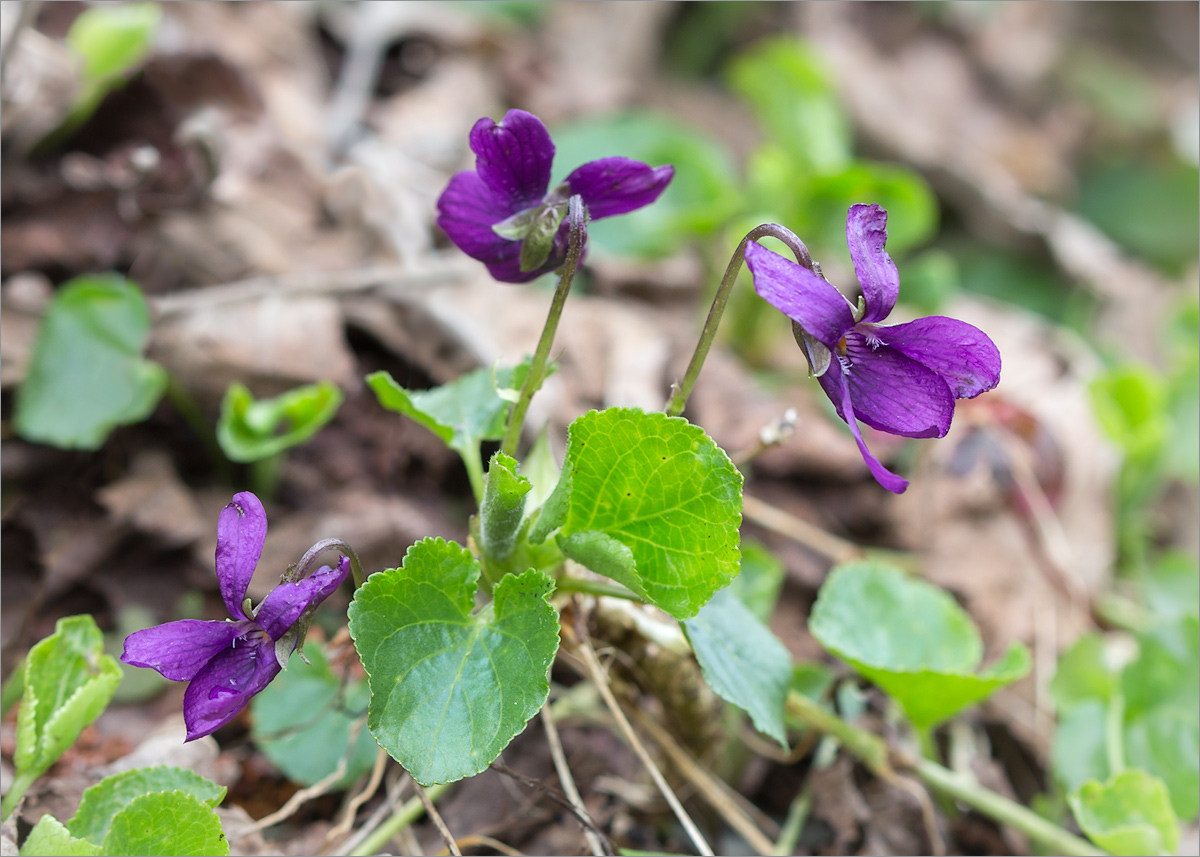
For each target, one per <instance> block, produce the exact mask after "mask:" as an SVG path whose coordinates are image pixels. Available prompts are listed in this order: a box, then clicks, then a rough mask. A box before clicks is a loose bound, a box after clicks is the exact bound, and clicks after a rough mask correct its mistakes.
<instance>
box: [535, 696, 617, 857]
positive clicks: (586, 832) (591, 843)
mask: <svg viewBox="0 0 1200 857" xmlns="http://www.w3.org/2000/svg"><path fill="white" fill-rule="evenodd" d="M542 726H543V728H545V730H546V744H547V745H548V746H549V747H550V758H552V759H553V760H554V770H556V771H557V772H558V781H559V783H560V784H561V785H562V790H563V794H565V795H566V796H567V800H569V801H570V802H571V806H573V807H575V812H576V815H577V816H580V817H581V818H586V819H587V822H586V823H585V824H584V826H583V838H584V839H586V840H587V844H588V848H590V849H592V854H594V855H595V857H605V855H607V854H611V853H612V850H611V849H608V848H605V847H604V845H603V844H601V842H600V838H599V837H598V836H596V833H595V826H596V825H595V822H593V821H592V817H591V816H590V815H589V814H588V811H587V809H586V808H585V807H584V805H583V798H581V797H580V796H579V789H577V788H576V787H575V778H574V777H573V776H571V768H570V767H569V766H568V765H567V756H566V754H565V753H563V748H562V740H561V739H560V738H559V736H558V726H557V725H556V724H555V722H554V714H553V713H552V712H551V711H550V706H549V705H543V706H542Z"/></svg>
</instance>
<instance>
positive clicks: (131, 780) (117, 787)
mask: <svg viewBox="0 0 1200 857" xmlns="http://www.w3.org/2000/svg"><path fill="white" fill-rule="evenodd" d="M170 791H181V792H186V793H187V794H190V795H192V796H193V797H195V798H196V799H197V800H199V801H201V802H203V803H206V804H208V805H209V806H212V807H215V806H217V805H218V804H219V803H220V802H221V801H222V800H224V798H225V791H226V789H225V787H224V786H219V785H217V784H216V783H214V782H212V781H211V780H207V779H205V778H204V777H202V776H200V775H199V774H197V773H196V772H195V771H189V770H186V769H184V768H174V767H170V766H168V765H156V766H155V767H152V768H135V769H134V770H132V771H122V772H121V773H119V774H113V775H112V776H111V777H105V778H104V779H103V780H101V781H100V782H98V783H96V785H94V786H92V787H91V788H89V789H88V790H87V791H85V792H84V793H83V799H82V800H81V801H80V802H79V809H78V810H76V812H75V815H74V817H73V818H72V819H71V820H70V821H68V822H67V830H68V831H70V833H71V835H72V836H77V837H79V838H80V839H87V840H88V841H90V842H93V843H95V844H96V845H99V844H100V843H102V842H103V841H104V837H105V836H106V835H107V834H108V828H109V826H110V825H111V824H112V820H113V818H115V817H116V816H117V814H118V813H120V812H121V811H122V810H123V809H125V807H127V806H128V805H129V804H130V803H132V802H133V800H134V798H138V797H141V796H142V795H144V794H152V793H154V792H170Z"/></svg>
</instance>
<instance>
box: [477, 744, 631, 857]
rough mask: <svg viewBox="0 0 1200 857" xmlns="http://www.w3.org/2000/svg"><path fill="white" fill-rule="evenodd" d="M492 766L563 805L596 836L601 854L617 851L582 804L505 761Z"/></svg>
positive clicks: (588, 831) (587, 830)
mask: <svg viewBox="0 0 1200 857" xmlns="http://www.w3.org/2000/svg"><path fill="white" fill-rule="evenodd" d="M491 767H492V768H493V769H494V770H495V771H496V772H497V773H499V774H504V776H506V777H510V778H512V779H514V780H516V781H517V782H519V783H522V784H523V785H526V786H528V787H529V788H531V789H536V790H537V791H539V792H541V793H542V794H544V795H545V796H546V797H548V798H550V799H551V800H552V801H554V802H555V803H556V804H558V805H559V806H561V807H562V808H563V809H565V810H567V812H569V813H571V814H572V815H573V816H575V818H576V819H577V820H578V821H579V823H580V824H581V825H583V829H584V832H585V833H591V834H592V836H594V837H596V839H597V841H598V843H599V844H600V849H599V853H600V854H601V855H604V857H607V855H611V854H615V853H616V851H614V850H613V847H612V843H611V842H609V841H608V837H607V836H605V835H604V834H603V833H602V832H601V831H600V828H598V827H596V824H595V822H594V821H592V817H591V816H590V815H588V813H587V810H585V809H583V807H582V806H575V805H574V804H573V803H571V801H570V800H568V799H567V798H566V797H564V796H563V795H561V794H559V793H558V792H557V791H556V790H554V789H552V788H549V787H548V786H546V785H545V784H544V783H542V782H539V781H538V780H535V779H534V778H533V777H527V776H525V775H524V774H522V773H521V772H520V771H516V770H513V769H512V768H510V767H509V766H508V765H506V764H504V763H503V762H499V761H497V762H492V764H491Z"/></svg>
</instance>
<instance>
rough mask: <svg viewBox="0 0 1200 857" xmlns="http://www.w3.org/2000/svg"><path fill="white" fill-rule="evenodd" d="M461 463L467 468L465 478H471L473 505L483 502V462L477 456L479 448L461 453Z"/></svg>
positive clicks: (477, 505)
mask: <svg viewBox="0 0 1200 857" xmlns="http://www.w3.org/2000/svg"><path fill="white" fill-rule="evenodd" d="M462 460H463V464H464V465H466V468H467V478H468V479H470V480H471V493H472V494H474V495H475V506H476V508H478V507H479V506H480V505H481V504H482V503H483V462H482V461H481V460H480V457H479V448H478V446H476V448H475V449H471V450H468V451H467V452H465V453H463V456H462Z"/></svg>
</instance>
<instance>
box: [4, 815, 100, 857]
mask: <svg viewBox="0 0 1200 857" xmlns="http://www.w3.org/2000/svg"><path fill="white" fill-rule="evenodd" d="M99 853H100V846H99V845H93V844H92V843H91V842H88V841H87V840H86V839H76V838H75V837H74V836H72V835H71V833H70V831H68V830H67V828H65V827H64V826H63V824H62V822H60V821H59V820H58V819H57V818H55V817H54V816H52V815H43V816H42V817H41V818H40V819H38V823H37V824H35V825H34V826H33V830H31V831H29V835H28V836H26V837H25V842H24V844H22V845H21V857H27V855H37V857H94V855H96V854H99Z"/></svg>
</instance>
